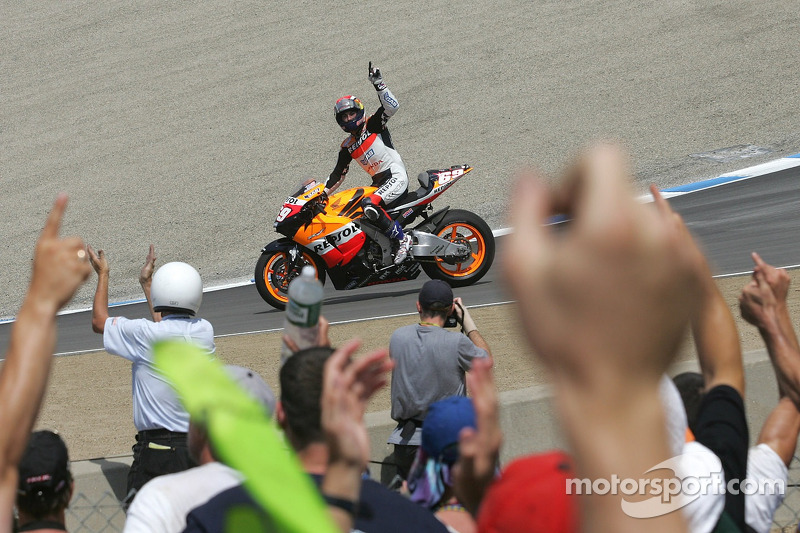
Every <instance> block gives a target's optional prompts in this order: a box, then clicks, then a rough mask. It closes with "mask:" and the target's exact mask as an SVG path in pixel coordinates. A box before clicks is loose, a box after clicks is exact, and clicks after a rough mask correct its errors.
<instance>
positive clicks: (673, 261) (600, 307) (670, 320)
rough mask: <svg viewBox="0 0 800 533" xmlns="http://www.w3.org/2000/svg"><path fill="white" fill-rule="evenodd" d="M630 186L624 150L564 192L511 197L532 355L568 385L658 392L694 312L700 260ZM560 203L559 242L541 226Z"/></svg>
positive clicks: (576, 175) (525, 183) (533, 185)
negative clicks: (611, 382) (620, 384)
mask: <svg viewBox="0 0 800 533" xmlns="http://www.w3.org/2000/svg"><path fill="white" fill-rule="evenodd" d="M629 179H630V170H629V169H628V165H627V162H626V159H625V158H624V156H623V155H622V153H621V151H620V150H619V149H616V148H614V147H610V146H605V145H604V146H600V147H597V148H595V149H593V150H592V151H590V152H589V153H588V154H587V155H586V156H585V157H583V158H582V159H581V160H579V162H578V164H577V165H576V166H575V167H574V168H573V169H572V172H571V173H570V175H569V176H568V180H567V182H566V183H565V184H564V186H563V188H562V189H561V190H560V191H557V192H555V193H551V192H550V191H548V189H547V188H546V187H545V185H544V183H543V182H542V181H541V180H540V179H538V178H537V177H535V176H531V175H529V176H524V177H523V178H521V179H520V180H519V182H518V184H517V187H516V190H515V194H514V195H513V203H512V224H513V226H514V228H515V231H514V233H513V234H512V235H511V236H510V241H509V243H508V251H507V256H506V260H505V261H504V264H505V269H506V273H507V275H508V279H509V281H510V282H511V286H512V288H513V290H514V293H515V294H516V295H517V298H518V300H519V302H520V303H519V308H520V314H521V317H522V320H523V322H524V329H525V331H526V332H527V335H528V338H529V340H530V342H531V344H532V346H533V347H534V349H535V351H536V353H537V354H538V355H539V356H540V357H541V358H542V359H543V360H544V361H545V362H546V363H547V364H548V365H549V366H550V367H551V368H552V369H553V370H554V371H555V372H557V373H558V374H562V375H563V376H562V377H564V378H567V379H569V380H571V381H572V380H575V381H576V382H582V383H593V382H596V381H597V379H599V376H601V375H606V376H607V375H609V374H610V375H616V376H617V377H619V378H621V380H622V381H627V379H626V378H625V376H631V375H635V376H638V377H639V378H641V377H643V376H645V375H646V376H647V377H648V378H649V379H650V380H651V381H652V382H653V383H654V384H655V383H657V381H658V379H660V376H661V374H663V372H664V370H665V369H666V368H667V366H668V365H669V363H670V361H671V360H672V358H673V356H674V353H675V350H676V348H677V346H678V345H679V343H680V342H681V339H682V338H683V333H684V331H685V328H686V325H687V322H688V317H689V316H690V315H691V314H692V313H693V312H694V309H695V308H696V306H697V302H696V296H695V295H696V292H697V289H698V287H699V285H700V277H701V276H700V274H699V272H698V271H699V269H700V265H701V264H702V255H701V254H699V252H698V250H697V249H696V248H694V247H686V246H685V236H684V235H683V234H682V232H681V230H680V226H679V225H677V224H676V223H675V219H674V217H673V216H672V214H671V213H670V212H666V211H665V210H663V209H656V210H653V209H651V208H650V207H648V206H643V205H641V204H639V203H638V202H636V201H635V200H634V198H633V196H632V194H631V191H630V189H629V184H628V181H629ZM556 199H558V202H559V203H560V204H561V205H560V206H559V207H560V208H565V209H566V211H567V212H569V213H571V214H572V216H573V220H572V222H570V225H569V227H567V228H566V229H565V230H564V231H562V232H560V233H559V234H558V235H555V234H554V233H553V232H552V231H550V230H548V229H546V228H545V227H544V226H543V224H544V223H545V220H546V218H547V216H548V215H549V214H550V213H551V212H552V211H553V210H554V208H555V206H556V203H557V200H556ZM645 355H647V356H645ZM600 369H603V370H602V372H601V373H599V374H598V372H597V371H598V370H600ZM612 369H613V370H612Z"/></svg>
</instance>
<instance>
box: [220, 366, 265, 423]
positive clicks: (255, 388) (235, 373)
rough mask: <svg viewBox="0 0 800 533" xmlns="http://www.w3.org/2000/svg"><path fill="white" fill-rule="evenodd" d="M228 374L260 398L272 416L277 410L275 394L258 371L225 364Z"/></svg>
mask: <svg viewBox="0 0 800 533" xmlns="http://www.w3.org/2000/svg"><path fill="white" fill-rule="evenodd" d="M225 370H226V371H227V372H228V375H229V376H230V377H232V378H233V380H234V381H236V383H238V384H239V386H240V387H242V388H243V389H244V390H246V391H247V392H248V393H249V394H250V396H252V397H253V398H255V399H256V400H258V401H259V402H260V403H261V404H262V405H263V406H264V407H265V408H266V410H267V412H268V413H269V415H270V416H272V414H273V413H274V412H275V394H274V393H273V392H272V389H271V388H270V386H269V385H267V382H266V381H264V379H263V378H262V377H261V376H260V375H258V373H257V372H254V371H253V370H250V369H249V368H245V367H243V366H236V365H225Z"/></svg>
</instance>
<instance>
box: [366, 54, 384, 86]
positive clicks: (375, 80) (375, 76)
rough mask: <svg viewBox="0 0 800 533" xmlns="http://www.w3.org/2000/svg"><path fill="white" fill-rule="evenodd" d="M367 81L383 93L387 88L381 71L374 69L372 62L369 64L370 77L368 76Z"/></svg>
mask: <svg viewBox="0 0 800 533" xmlns="http://www.w3.org/2000/svg"><path fill="white" fill-rule="evenodd" d="M367 79H368V80H369V82H370V83H371V84H372V85H374V86H375V90H376V91H382V90H384V89H385V88H386V84H385V83H383V76H381V69H379V68H377V67H376V68H372V61H370V62H369V76H367Z"/></svg>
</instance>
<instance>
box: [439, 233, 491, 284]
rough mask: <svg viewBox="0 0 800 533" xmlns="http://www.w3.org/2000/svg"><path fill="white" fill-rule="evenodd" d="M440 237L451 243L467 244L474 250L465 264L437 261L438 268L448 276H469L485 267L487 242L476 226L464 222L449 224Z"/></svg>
mask: <svg viewBox="0 0 800 533" xmlns="http://www.w3.org/2000/svg"><path fill="white" fill-rule="evenodd" d="M439 237H441V238H443V239H447V240H448V241H450V242H456V243H462V244H466V245H468V246H469V247H470V249H471V250H472V252H471V253H470V255H469V257H468V258H466V259H465V260H464V261H463V262H459V263H447V262H445V261H444V260H442V259H439V258H437V259H436V266H438V267H439V269H440V270H442V272H444V273H445V274H447V275H448V276H452V277H456V278H461V277H464V276H469V275H470V274H473V273H474V272H475V271H476V270H478V269H479V268H480V267H481V265H483V262H484V260H485V259H486V241H485V240H484V238H483V235H481V232H479V231H478V230H477V228H475V226H473V225H471V224H466V223H464V222H455V223H453V224H448V225H447V226H445V227H444V228H442V231H440V232H439Z"/></svg>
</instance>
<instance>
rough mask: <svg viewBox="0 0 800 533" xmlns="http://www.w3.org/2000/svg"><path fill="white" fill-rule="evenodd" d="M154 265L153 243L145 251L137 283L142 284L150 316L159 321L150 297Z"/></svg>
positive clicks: (154, 320)
mask: <svg viewBox="0 0 800 533" xmlns="http://www.w3.org/2000/svg"><path fill="white" fill-rule="evenodd" d="M155 267H156V252H155V249H154V248H153V245H152V244H151V245H150V251H149V252H147V258H146V259H145V260H144V265H143V266H142V269H141V270H140V271H139V285H141V286H142V291H144V297H145V299H146V300H147V307H148V308H149V309H150V316H151V317H153V322H161V313H158V312H156V311H155V309H153V299H152V298H151V297H150V286H151V285H152V284H153V271H154V270H155Z"/></svg>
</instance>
